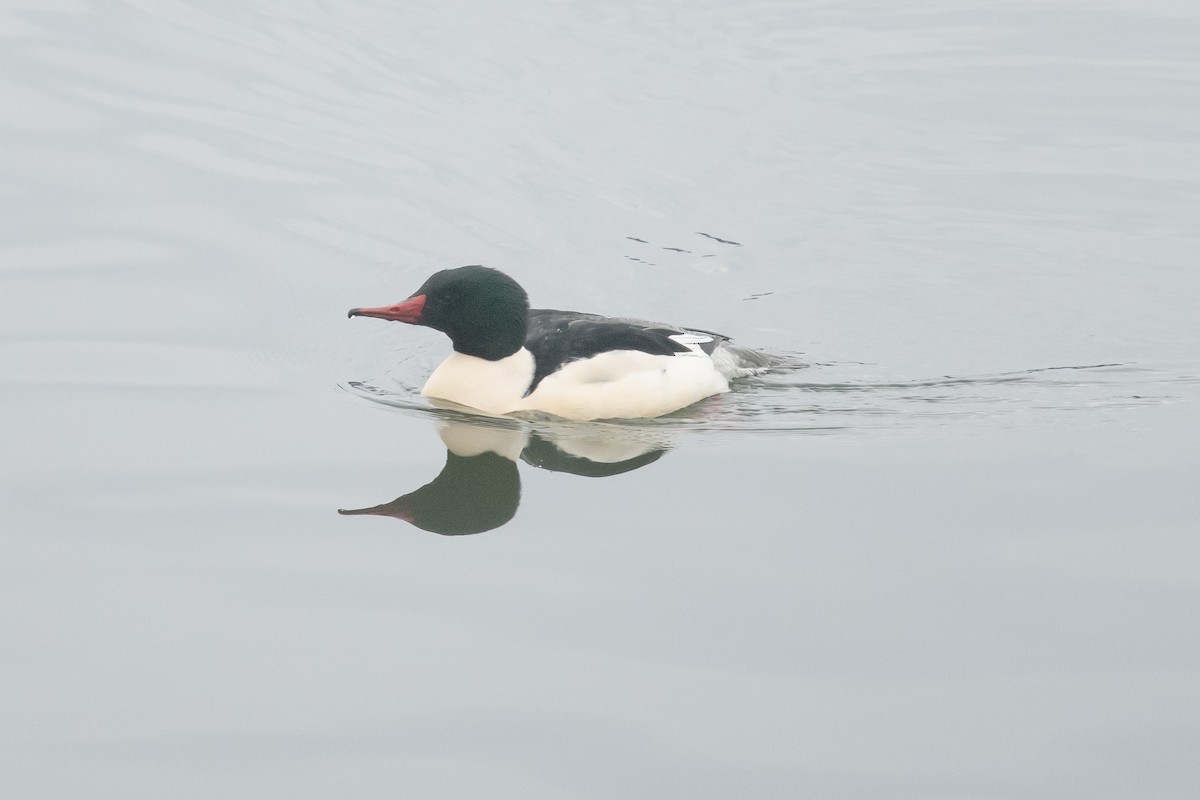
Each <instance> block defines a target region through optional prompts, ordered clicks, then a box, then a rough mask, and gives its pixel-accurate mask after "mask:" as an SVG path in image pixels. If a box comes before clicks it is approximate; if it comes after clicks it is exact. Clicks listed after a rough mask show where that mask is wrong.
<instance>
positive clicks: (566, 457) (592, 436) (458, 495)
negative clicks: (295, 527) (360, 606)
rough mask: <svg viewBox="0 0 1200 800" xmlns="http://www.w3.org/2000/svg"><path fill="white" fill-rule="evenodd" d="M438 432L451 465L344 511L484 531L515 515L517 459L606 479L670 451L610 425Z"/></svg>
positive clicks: (439, 528) (445, 529) (444, 529)
mask: <svg viewBox="0 0 1200 800" xmlns="http://www.w3.org/2000/svg"><path fill="white" fill-rule="evenodd" d="M439 433H440V435H441V437H442V441H443V442H444V443H445V445H446V464H445V466H443V467H442V471H441V472H440V473H438V476H437V477H436V478H434V479H433V480H432V481H430V482H429V483H427V484H425V485H424V486H422V487H421V488H420V489H417V490H416V491H413V492H409V493H408V494H406V495H403V496H402V497H397V498H396V499H395V500H393V501H391V502H390V503H383V504H382V505H378V506H372V507H370V508H357V509H340V510H339V511H338V513H339V514H374V515H378V516H386V517H395V518H397V519H402V520H404V521H405V522H408V523H410V524H412V525H415V526H416V527H418V528H420V529H422V530H426V531H432V532H433V533H441V534H444V535H447V536H455V535H462V534H468V533H482V532H483V531H490V530H492V529H493V528H499V527H500V526H501V525H504V524H505V523H507V522H508V521H509V520H511V519H512V518H513V516H514V515H515V514H516V513H517V506H518V505H519V503H520V501H521V477H520V475H519V473H518V471H517V463H516V461H517V459H518V458H520V459H521V460H523V461H525V462H526V463H527V464H531V465H533V466H535V467H539V468H541V469H548V470H552V471H555V472H569V473H572V474H575V475H584V476H587V477H604V476H607V475H619V474H621V473H622V472H629V471H630V470H635V469H638V468H640V467H644V466H646V465H647V464H649V463H651V462H653V461H657V460H658V459H659V458H660V457H661V456H662V454H663V453H665V452H666V447H665V445H664V444H663V443H661V442H659V443H653V442H646V441H637V440H636V439H632V438H628V437H624V438H623V437H622V436H621V435H620V434H619V433H618V434H616V435H614V433H613V432H612V431H608V430H604V431H603V432H602V434H601V433H598V432H591V433H588V432H586V431H578V432H563V433H561V435H557V436H549V435H541V434H538V433H536V432H533V431H527V430H524V429H522V428H517V427H512V428H507V427H506V428H502V427H498V426H487V425H475V424H469V423H448V424H446V425H445V426H443V427H442V429H441V431H439Z"/></svg>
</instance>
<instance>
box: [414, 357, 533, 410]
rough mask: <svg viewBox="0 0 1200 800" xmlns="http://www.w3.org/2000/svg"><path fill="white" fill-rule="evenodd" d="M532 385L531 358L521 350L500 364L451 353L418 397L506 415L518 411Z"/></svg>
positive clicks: (500, 361)
mask: <svg viewBox="0 0 1200 800" xmlns="http://www.w3.org/2000/svg"><path fill="white" fill-rule="evenodd" d="M532 381H533V354H532V353H530V352H529V351H528V350H526V349H525V348H523V347H522V348H521V349H520V350H518V351H517V352H516V353H514V354H512V355H511V356H509V357H508V358H502V359H500V360H499V361H488V360H487V359H485V358H477V357H476V356H468V355H464V354H462V353H452V354H451V355H450V357H449V358H447V359H446V360H445V361H443V362H442V363H441V364H439V365H438V368H437V369H435V370H434V371H433V374H432V375H430V376H429V380H427V381H425V386H424V387H422V389H421V394H423V395H425V396H426V397H437V398H440V399H442V400H449V401H450V402H452V403H458V404H459V405H462V406H469V407H470V408H475V409H478V410H480V411H483V412H486V413H488V414H509V413H511V412H513V411H517V410H519V409H520V408H521V399H522V395H524V394H525V390H526V389H528V388H529V384H530V383H531V382H532Z"/></svg>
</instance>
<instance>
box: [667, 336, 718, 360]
mask: <svg viewBox="0 0 1200 800" xmlns="http://www.w3.org/2000/svg"><path fill="white" fill-rule="evenodd" d="M667 338H669V339H672V340H673V341H676V342H679V343H680V344H681V345H683V346H684V347H686V348H687V349H688V350H690V351H692V354H695V355H701V356H705V357H707V353H705V352H704V351H703V350H702V349H700V345H702V344H704V343H705V342H711V341H712V340H713V337H711V336H705V335H704V334H702V333H677V334H675V335H674V336H669V337H667ZM679 355H681V356H682V355H689V354H688V353H680V354H679Z"/></svg>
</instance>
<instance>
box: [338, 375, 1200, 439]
mask: <svg viewBox="0 0 1200 800" xmlns="http://www.w3.org/2000/svg"><path fill="white" fill-rule="evenodd" d="M880 372H881V370H879V369H878V368H876V367H874V366H873V365H869V364H861V363H850V362H833V363H822V364H813V365H812V366H810V367H807V368H804V369H796V370H787V371H781V372H775V373H769V374H767V375H762V376H759V377H756V378H750V379H745V380H741V381H737V382H735V383H734V385H733V387H732V390H731V391H730V392H729V393H727V394H724V395H718V396H715V397H711V398H708V399H706V400H704V401H701V402H700V403H697V404H696V405H693V406H690V407H689V408H686V409H683V410H681V411H678V412H675V413H673V414H669V415H667V416H664V417H658V418H656V419H647V420H604V421H599V422H591V423H565V422H564V421H561V420H556V419H554V418H552V417H548V416H545V415H531V416H525V417H523V420H524V421H525V422H526V423H529V424H533V425H535V426H537V425H546V424H553V425H555V426H561V425H564V424H570V425H582V426H593V427H594V426H597V425H600V426H610V427H614V428H616V427H619V428H620V429H622V430H623V431H625V432H626V433H628V431H629V429H639V430H643V431H646V432H647V434H650V433H652V432H653V433H654V434H656V435H657V434H664V435H670V434H674V433H684V432H710V433H739V434H749V435H754V434H768V433H770V434H775V433H780V432H793V433H798V434H801V433H822V432H838V431H841V432H848V431H870V430H880V429H901V430H902V429H912V428H919V427H921V426H925V425H930V424H935V425H936V424H956V423H962V422H965V421H968V420H969V421H971V422H972V423H982V424H1005V422H1006V421H1007V420H1009V419H1011V418H1013V417H1018V416H1019V417H1020V418H1021V420H1022V423H1023V424H1028V423H1029V422H1030V421H1031V420H1030V417H1031V416H1036V415H1038V414H1041V415H1046V418H1047V419H1051V418H1053V419H1057V418H1058V415H1060V414H1061V413H1062V412H1075V413H1080V414H1082V413H1085V412H1095V411H1097V410H1103V409H1121V408H1129V407H1135V406H1145V405H1159V404H1166V403H1171V402H1176V401H1180V400H1184V399H1187V398H1188V397H1191V398H1192V399H1195V394H1196V387H1197V386H1200V378H1198V377H1197V376H1196V371H1195V370H1194V369H1193V370H1182V369H1178V368H1169V367H1164V366H1149V365H1142V364H1090V365H1079V366H1052V367H1038V368H1032V369H1025V370H1017V371H1010V372H998V373H990V374H979V375H943V376H938V377H931V378H913V379H901V378H894V377H887V376H881V375H880ZM420 385H421V377H420V376H415V375H414V376H410V375H407V374H405V375H394V374H389V375H385V376H383V377H381V378H377V379H372V380H355V381H347V382H344V383H342V384H340V386H341V388H342V389H344V390H345V391H347V392H348V393H350V394H352V395H354V396H356V397H359V398H362V399H365V400H369V401H371V402H373V403H379V404H382V405H386V406H390V407H392V408H395V409H398V410H400V411H403V412H408V413H415V414H421V415H430V414H431V415H436V416H439V417H445V416H446V415H450V416H451V417H452V418H454V419H456V420H458V421H471V420H474V421H476V422H481V421H482V420H486V419H488V418H486V417H481V416H479V415H476V414H473V413H470V412H469V411H466V410H464V411H449V410H446V409H443V408H437V407H434V406H432V405H431V404H430V403H429V401H428V400H427V399H426V398H424V397H422V396H421V394H420ZM481 424H492V423H481Z"/></svg>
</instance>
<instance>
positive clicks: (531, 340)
mask: <svg viewBox="0 0 1200 800" xmlns="http://www.w3.org/2000/svg"><path fill="white" fill-rule="evenodd" d="M655 324H656V323H652V322H642V321H641V320H624V319H610V318H607V317H600V316H597V315H595V314H578V313H574V312H567V311H556V310H554V309H547V308H535V309H532V310H531V311H530V312H529V334H528V336H527V337H526V339H525V348H526V349H527V350H529V352H531V353H533V358H534V362H535V364H536V368H535V370H534V373H533V381H532V383H530V385H529V388H528V389H527V390H526V391H525V394H526V396H528V395H529V394H531V393H532V392H533V391H534V390H535V389H537V387H538V384H539V383H541V381H542V379H543V378H545V377H546V376H548V375H552V374H554V373H555V372H557V371H558V370H560V369H562V368H563V367H564V366H565V365H567V364H569V363H571V362H572V361H579V360H580V359H584V358H590V357H591V356H594V355H598V354H599V353H604V352H607V351H609V350H639V351H641V352H643V353H650V354H651V355H656V356H673V355H678V354H680V353H686V352H688V347H687V345H685V344H682V343H680V342H677V341H675V340H674V339H672V338H671V337H672V336H678V335H679V334H681V333H685V332H686V331H683V330H680V329H678V328H671V327H666V326H662V327H642V326H643V325H655ZM694 332H695V333H702V332H701V331H694ZM706 335H711V336H713V337H714V338H713V341H712V342H705V343H703V345H702V349H704V350H705V352H711V349H712V348H713V347H715V346H716V344H717V342H718V341H720V340H722V339H724V338H725V337H722V336H720V335H718V334H706Z"/></svg>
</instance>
